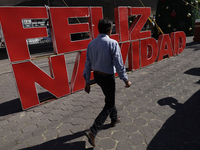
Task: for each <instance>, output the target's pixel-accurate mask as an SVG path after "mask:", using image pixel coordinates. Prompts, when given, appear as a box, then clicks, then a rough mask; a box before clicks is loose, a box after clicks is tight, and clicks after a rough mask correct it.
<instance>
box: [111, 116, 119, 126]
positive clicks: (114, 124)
mask: <svg viewBox="0 0 200 150" xmlns="http://www.w3.org/2000/svg"><path fill="white" fill-rule="evenodd" d="M120 121H121V117H120V116H118V117H117V121H115V122H111V123H110V126H111V127H115V126H116V125H117V123H119V122H120Z"/></svg>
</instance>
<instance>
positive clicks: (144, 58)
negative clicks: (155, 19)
mask: <svg viewBox="0 0 200 150" xmlns="http://www.w3.org/2000/svg"><path fill="white" fill-rule="evenodd" d="M157 56H158V45H157V43H156V40H155V39H154V38H150V39H145V40H141V68H142V67H145V66H147V65H150V64H152V63H154V62H155V61H156V59H157Z"/></svg>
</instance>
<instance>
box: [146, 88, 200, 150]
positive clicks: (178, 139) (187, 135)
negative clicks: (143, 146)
mask: <svg viewBox="0 0 200 150" xmlns="http://www.w3.org/2000/svg"><path fill="white" fill-rule="evenodd" d="M158 104H159V105H160V106H164V105H169V106H170V107H171V109H175V110H176V112H175V113H174V114H173V115H172V116H171V117H170V118H169V119H167V121H166V122H165V123H164V124H163V126H162V128H161V129H160V130H159V131H158V133H157V134H156V135H155V137H154V138H153V139H152V141H151V142H150V143H149V145H148V147H147V150H200V90H199V91H197V92H196V93H195V94H194V95H193V96H192V97H190V98H189V99H188V100H187V101H186V102H185V103H184V104H181V103H179V102H178V100H176V99H174V98H172V97H167V98H164V99H161V100H159V101H158Z"/></svg>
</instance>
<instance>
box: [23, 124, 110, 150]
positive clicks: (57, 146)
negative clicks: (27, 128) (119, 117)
mask: <svg viewBox="0 0 200 150" xmlns="http://www.w3.org/2000/svg"><path fill="white" fill-rule="evenodd" d="M108 128H110V125H109V124H106V125H104V126H103V127H102V130H106V129H108ZM66 130H67V129H66ZM84 133H85V131H80V132H77V133H74V134H72V135H67V136H63V137H59V138H57V139H54V140H51V141H48V142H45V143H42V144H40V145H36V146H33V147H28V148H23V149H20V150H93V147H91V148H85V147H86V142H85V141H78V140H76V139H77V138H80V137H83V136H85V134H84ZM73 140H74V141H75V142H73Z"/></svg>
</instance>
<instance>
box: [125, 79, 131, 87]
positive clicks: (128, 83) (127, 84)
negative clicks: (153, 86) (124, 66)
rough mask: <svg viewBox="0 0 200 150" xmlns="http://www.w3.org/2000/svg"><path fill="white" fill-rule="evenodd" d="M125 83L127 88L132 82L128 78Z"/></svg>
mask: <svg viewBox="0 0 200 150" xmlns="http://www.w3.org/2000/svg"><path fill="white" fill-rule="evenodd" d="M125 84H126V86H125V87H126V88H129V87H130V86H131V84H132V83H131V82H130V81H128V80H127V81H126V82H125Z"/></svg>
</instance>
